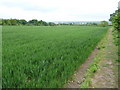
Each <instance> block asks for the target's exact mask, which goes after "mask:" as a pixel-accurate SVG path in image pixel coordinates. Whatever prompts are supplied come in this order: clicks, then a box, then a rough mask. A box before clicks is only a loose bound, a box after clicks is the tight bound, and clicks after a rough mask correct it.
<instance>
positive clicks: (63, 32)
mask: <svg viewBox="0 0 120 90" xmlns="http://www.w3.org/2000/svg"><path fill="white" fill-rule="evenodd" d="M106 32H107V27H92V26H88V27H86V26H82V27H80V26H57V27H50V26H48V27H45V26H41V27H39V26H37V27H36V26H29V27H28V26H22V27H20V26H14V27H13V26H3V42H2V43H3V47H2V51H3V55H2V61H3V62H2V63H3V65H2V66H3V67H2V69H3V72H2V75H3V76H2V86H3V88H16V87H17V88H23V87H24V88H27V87H29V88H32V87H33V88H38V87H39V88H58V87H63V86H64V84H65V83H66V82H67V80H68V79H69V77H71V75H72V74H73V73H74V71H75V70H76V69H77V68H78V67H79V66H80V65H81V64H82V63H84V61H85V60H86V59H87V57H88V56H89V55H90V53H91V52H92V51H93V50H94V48H95V47H96V45H97V43H98V42H99V41H100V40H101V39H102V37H103V36H104V35H105V33H106ZM91 71H93V72H95V68H92V70H91Z"/></svg>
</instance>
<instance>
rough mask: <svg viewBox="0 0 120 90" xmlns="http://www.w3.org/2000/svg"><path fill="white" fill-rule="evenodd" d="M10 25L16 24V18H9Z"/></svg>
mask: <svg viewBox="0 0 120 90" xmlns="http://www.w3.org/2000/svg"><path fill="white" fill-rule="evenodd" d="M10 22H11V25H18V23H17V19H10Z"/></svg>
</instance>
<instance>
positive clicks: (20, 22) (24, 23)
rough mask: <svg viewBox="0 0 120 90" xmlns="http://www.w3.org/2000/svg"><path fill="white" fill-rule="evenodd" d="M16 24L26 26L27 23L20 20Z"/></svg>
mask: <svg viewBox="0 0 120 90" xmlns="http://www.w3.org/2000/svg"><path fill="white" fill-rule="evenodd" d="M18 23H19V24H20V25H26V24H27V21H26V20H24V19H21V20H18Z"/></svg>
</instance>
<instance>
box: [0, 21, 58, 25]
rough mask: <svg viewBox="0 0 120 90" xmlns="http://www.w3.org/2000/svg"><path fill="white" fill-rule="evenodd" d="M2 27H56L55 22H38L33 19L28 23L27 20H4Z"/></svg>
mask: <svg viewBox="0 0 120 90" xmlns="http://www.w3.org/2000/svg"><path fill="white" fill-rule="evenodd" d="M1 25H31V26H32V25H34V26H55V25H56V24H55V23H53V22H45V21H42V20H40V21H38V20H37V19H32V20H29V21H26V20H25V19H2V23H1Z"/></svg>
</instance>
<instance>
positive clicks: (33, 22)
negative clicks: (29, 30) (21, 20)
mask: <svg viewBox="0 0 120 90" xmlns="http://www.w3.org/2000/svg"><path fill="white" fill-rule="evenodd" d="M28 23H29V25H38V20H37V19H32V20H29V21H28Z"/></svg>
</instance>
